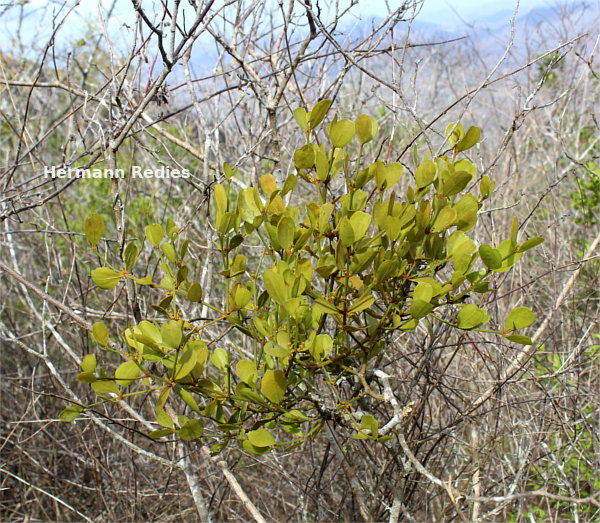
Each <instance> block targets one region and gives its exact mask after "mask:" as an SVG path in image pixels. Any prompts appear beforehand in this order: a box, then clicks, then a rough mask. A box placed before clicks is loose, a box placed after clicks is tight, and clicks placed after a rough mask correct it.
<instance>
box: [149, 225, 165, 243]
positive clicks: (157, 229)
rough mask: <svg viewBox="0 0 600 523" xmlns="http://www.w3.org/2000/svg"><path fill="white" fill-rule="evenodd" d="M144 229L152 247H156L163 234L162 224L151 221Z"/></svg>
mask: <svg viewBox="0 0 600 523" xmlns="http://www.w3.org/2000/svg"><path fill="white" fill-rule="evenodd" d="M145 230H146V238H148V241H149V242H150V243H151V244H152V245H154V247H158V246H159V245H160V242H161V241H162V239H163V237H164V235H165V232H164V230H163V228H162V225H161V224H160V223H153V224H152V225H148V226H147V227H146V229H145Z"/></svg>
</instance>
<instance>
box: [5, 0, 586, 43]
mask: <svg viewBox="0 0 600 523" xmlns="http://www.w3.org/2000/svg"><path fill="white" fill-rule="evenodd" d="M101 1H102V5H103V6H105V8H106V7H107V6H109V5H110V4H111V3H112V2H111V1H110V0H101ZM265 1H268V2H272V3H274V4H275V0H265ZM339 2H340V4H341V5H347V4H348V3H349V0H339ZM387 2H388V5H389V6H390V7H391V8H392V9H393V8H396V7H397V6H398V5H400V4H401V0H387ZM74 3H75V2H74V0H66V1H65V0H60V1H58V0H28V2H27V7H26V9H27V10H28V11H29V12H32V13H33V14H32V16H29V17H28V18H27V20H26V21H25V23H24V25H23V28H24V30H23V31H22V34H21V41H22V42H23V44H24V45H26V46H27V45H28V44H29V42H28V41H27V39H30V41H32V42H36V43H37V44H38V45H39V44H40V42H41V40H42V39H44V36H45V34H46V33H48V34H50V33H51V31H52V27H51V23H49V17H50V18H51V13H52V9H55V10H56V11H57V12H58V11H59V10H60V11H61V12H66V10H67V9H68V8H69V7H70V6H72V5H73V4H74ZM219 3H220V2H219V0H217V2H216V4H215V5H218V4H219ZM319 3H320V5H321V8H322V9H324V10H325V9H326V6H328V5H333V2H332V1H331V0H319ZM557 3H558V2H557V0H521V1H520V7H519V13H520V14H526V13H527V12H528V11H529V10H531V9H532V8H534V7H540V6H546V7H550V6H553V5H556V4H557ZM592 3H593V2H592ZM1 5H2V4H1V2H0V6H1ZM142 5H143V6H144V7H147V8H148V9H149V10H150V11H151V9H152V5H155V6H157V8H159V7H160V5H161V1H159V0H144V1H143V4H142ZM182 5H186V4H182ZM313 5H316V3H315V4H313ZM516 5H517V0H504V1H499V0H475V1H474V0H425V3H424V5H423V7H422V8H421V12H420V14H419V15H418V17H417V20H418V21H421V22H430V23H435V24H437V25H439V26H441V27H442V28H444V29H449V28H454V27H456V26H457V25H461V22H460V18H458V17H457V15H458V16H460V17H461V18H463V19H464V20H465V21H467V22H471V21H474V20H477V19H482V18H485V17H490V16H491V15H494V14H496V13H498V12H503V16H502V17H501V18H500V19H499V20H494V19H493V18H492V20H493V21H501V22H504V21H505V20H504V19H506V23H508V19H509V18H510V13H509V14H507V12H510V11H513V10H514V8H515V6H516ZM47 6H54V7H52V8H51V9H50V10H45V9H36V8H42V7H47ZM60 7H62V10H61V9H60ZM0 12H2V10H1V9H0ZM18 12H19V11H18V9H16V8H12V9H10V10H9V11H8V13H6V14H4V15H3V16H0V49H2V48H3V47H4V48H5V46H6V45H7V44H8V43H9V42H10V38H11V37H14V36H15V32H16V28H17V14H18ZM43 12H45V14H46V15H45V18H44V19H43V20H40V15H41V14H42V13H43ZM351 12H352V13H354V15H355V16H356V15H359V16H361V17H362V18H368V17H370V16H383V15H384V14H385V13H387V8H386V1H385V0H359V2H358V5H356V6H355V7H354V8H353V9H352V11H351ZM49 13H50V14H49ZM97 13H98V0H81V1H80V4H79V6H78V7H77V8H76V12H75V13H74V14H75V16H71V17H70V18H69V20H70V23H69V24H68V25H65V26H63V27H62V29H61V31H60V33H59V36H58V38H57V40H58V41H59V42H60V41H63V42H69V41H70V40H71V39H75V38H79V37H80V36H81V35H82V34H83V29H82V27H81V25H80V24H78V20H79V21H81V20H82V19H83V18H87V19H89V18H90V17H91V18H93V19H94V20H95V19H97ZM116 14H117V17H116V19H113V20H111V23H110V24H109V29H110V32H111V33H113V34H114V33H115V31H114V29H115V28H116V34H117V35H118V30H119V28H120V27H121V24H123V23H127V24H129V25H132V21H133V19H134V14H133V9H132V7H131V1H130V0H118V3H117V10H116ZM77 15H80V16H77Z"/></svg>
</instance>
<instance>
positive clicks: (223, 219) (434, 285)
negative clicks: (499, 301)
mask: <svg viewBox="0 0 600 523" xmlns="http://www.w3.org/2000/svg"><path fill="white" fill-rule="evenodd" d="M330 105H331V102H329V101H328V100H323V101H321V102H319V103H318V104H317V105H316V106H315V107H314V108H313V109H312V110H311V111H310V112H307V111H305V110H304V109H297V110H296V111H295V113H294V116H295V118H296V121H297V122H298V124H299V126H300V127H301V129H302V130H303V131H304V133H305V135H306V144H305V145H303V146H302V147H299V148H298V149H297V150H296V151H295V153H294V155H293V162H294V167H295V172H294V173H292V174H290V175H289V176H288V177H287V178H286V179H285V180H284V181H283V183H281V184H279V183H278V182H277V180H276V178H275V177H274V176H273V175H272V174H264V175H262V176H261V177H260V188H259V187H248V188H244V189H241V190H236V189H235V186H234V184H233V183H232V180H233V179H234V178H235V177H236V176H238V171H237V169H232V168H231V166H229V165H228V164H225V165H224V168H223V170H224V174H225V180H224V183H222V184H216V185H215V186H214V195H213V203H214V210H215V212H214V218H213V223H214V227H215V230H216V234H217V240H216V248H217V249H218V252H219V253H220V258H221V263H222V270H221V272H220V275H221V276H222V278H221V280H220V281H218V282H217V283H215V284H214V285H215V287H214V288H213V289H211V293H210V294H211V297H213V296H216V295H218V293H217V292H216V290H217V289H218V290H222V296H223V300H222V303H214V302H212V299H211V298H209V297H206V299H205V298H204V296H203V291H202V289H201V288H200V284H199V283H198V282H194V281H191V279H190V278H189V277H188V276H189V274H190V270H189V267H188V264H187V262H186V255H187V253H188V246H189V241H188V240H187V239H185V238H183V237H182V236H181V234H180V231H179V229H178V228H177V227H176V225H175V223H174V222H173V221H172V220H168V221H167V223H166V224H164V225H161V224H158V223H157V224H152V225H150V226H148V227H146V229H145V237H146V240H147V241H148V242H149V244H150V245H151V248H152V250H153V252H154V253H155V254H156V255H157V256H159V258H160V260H161V265H160V267H161V269H162V272H163V274H164V276H163V277H162V279H161V281H160V282H158V283H156V282H154V281H153V279H152V277H151V276H144V277H137V276H134V273H133V272H132V271H134V268H135V267H136V266H137V265H136V263H137V258H138V254H139V250H138V247H137V245H136V243H135V242H132V243H129V244H128V246H127V248H126V249H125V250H124V253H123V257H122V258H123V260H122V265H121V266H120V267H112V266H110V265H109V264H108V262H107V263H106V266H104V267H100V268H97V269H95V270H94V271H92V278H93V280H94V282H95V283H96V285H98V287H100V288H103V289H112V288H114V287H116V286H117V285H119V284H120V283H121V282H122V280H124V279H126V278H128V279H130V280H132V281H134V282H136V283H137V284H139V285H149V286H152V287H154V288H156V289H159V290H160V291H161V293H162V297H161V300H160V301H159V302H158V303H157V304H156V305H153V310H154V311H156V312H157V313H158V315H159V319H156V320H154V321H151V320H144V321H141V322H139V323H137V324H135V325H131V326H130V327H128V328H127V329H125V331H124V332H123V333H122V335H121V336H120V338H119V341H118V342H115V341H111V340H110V335H109V332H108V329H107V327H106V326H105V325H104V324H102V323H96V324H95V325H94V328H93V337H94V339H95V341H96V342H97V343H98V344H99V345H100V346H101V347H102V348H103V349H104V350H106V351H112V352H116V353H118V354H119V355H120V356H121V357H122V358H123V360H124V361H123V363H121V364H120V365H119V366H118V367H117V368H116V370H114V371H113V370H111V371H109V370H107V369H105V368H103V367H100V366H97V361H96V357H95V356H93V355H89V356H87V357H86V358H85V359H84V361H83V363H82V370H83V372H82V373H81V374H80V375H79V380H80V381H83V382H88V383H90V384H91V387H92V388H93V389H94V391H95V392H96V393H97V395H98V396H99V401H100V402H114V401H118V400H121V399H124V398H125V399H126V398H127V397H128V396H130V395H137V394H141V393H147V392H149V391H151V392H153V394H154V401H155V404H154V407H155V410H156V419H157V423H158V425H160V426H161V428H158V429H157V430H155V431H153V432H152V433H151V434H150V435H151V436H152V437H154V438H161V437H165V436H170V435H172V434H175V433H177V434H178V435H179V436H180V437H181V438H182V439H184V440H192V439H196V438H199V437H211V438H217V439H218V440H219V441H218V443H217V444H216V445H214V446H213V451H214V452H219V451H220V450H222V449H223V448H224V447H225V446H226V445H227V444H228V443H229V442H230V441H232V440H233V441H237V442H238V444H239V445H241V447H242V448H243V449H245V450H247V451H249V452H253V453H258V454H260V453H265V452H268V451H270V450H271V449H273V448H274V447H276V446H285V447H286V448H290V447H292V446H295V445H298V444H301V443H302V442H303V441H304V440H305V439H306V438H307V437H309V436H312V435H315V434H317V433H318V432H319V431H320V430H321V429H322V427H323V424H324V421H325V420H326V419H332V418H333V419H336V420H338V421H339V422H340V423H344V424H346V425H347V426H350V427H353V428H354V431H355V436H354V437H356V438H360V439H365V438H369V439H373V440H383V439H387V438H388V437H389V436H383V437H382V436H380V434H379V423H378V420H376V419H375V417H374V416H372V415H371V414H364V415H362V416H360V414H357V415H356V416H355V415H353V413H355V414H356V413H358V412H360V408H359V406H360V402H361V400H362V399H363V398H366V397H371V398H372V399H374V400H377V401H383V397H382V396H381V395H380V393H378V392H377V391H376V390H374V389H373V388H372V386H371V383H372V381H373V380H372V378H373V370H374V368H376V367H377V366H378V365H379V364H380V362H381V361H382V358H385V357H392V356H393V355H390V354H386V351H387V349H386V342H387V341H388V340H389V339H390V337H391V335H392V334H393V333H396V332H398V331H401V332H402V331H403V332H410V331H413V330H414V329H416V328H417V326H418V325H419V324H420V323H422V324H425V325H427V324H428V323H429V322H444V323H447V324H449V325H451V326H452V327H455V328H456V329H459V330H465V331H479V332H485V333H489V334H491V335H497V336H501V337H504V338H505V339H507V340H509V341H511V342H515V343H521V344H530V343H531V340H530V339H529V338H528V337H527V336H525V335H523V334H521V333H520V331H521V329H524V328H526V327H528V326H529V325H531V324H532V322H533V321H534V315H533V313H532V312H531V310H530V309H528V308H527V307H517V308H516V309H514V310H513V311H512V312H511V313H510V314H509V315H508V317H507V318H506V320H505V321H504V322H503V328H501V329H499V330H497V329H486V328H483V326H484V325H486V324H488V323H489V322H490V314H489V313H488V311H487V310H486V308H485V307H481V306H480V305H478V304H480V303H482V300H479V299H475V298H470V297H474V296H485V295H486V294H488V293H490V292H493V288H492V286H491V281H492V278H493V276H494V275H495V274H496V273H501V272H505V271H508V270H510V269H511V268H512V267H513V265H514V264H515V263H516V262H517V261H518V260H519V258H520V257H521V255H522V253H523V252H524V251H526V250H528V249H530V248H532V247H534V246H535V245H537V244H539V243H540V242H541V241H542V239H541V238H532V239H529V240H527V241H525V242H524V243H522V244H519V243H518V241H517V232H518V223H517V221H516V219H515V220H514V221H513V226H512V230H511V231H510V235H509V237H508V238H507V239H506V240H504V241H502V242H501V243H500V244H498V245H497V246H495V247H494V246H491V245H480V246H479V247H478V246H477V245H476V244H475V242H474V241H473V239H472V238H471V237H469V231H471V230H472V229H473V227H474V226H475V225H476V223H477V219H478V211H479V209H480V207H481V205H482V202H483V200H485V199H487V198H488V197H489V196H490V194H491V193H492V190H493V185H494V184H493V182H492V181H491V180H490V178H488V177H487V176H484V177H482V178H481V179H480V180H479V184H478V191H477V192H478V194H476V193H475V192H470V191H469V189H472V190H474V191H476V189H473V187H474V186H476V185H475V183H474V182H475V181H476V178H477V173H476V167H475V165H474V164H473V163H472V162H470V161H469V160H468V159H466V158H462V157H461V154H460V153H462V152H463V151H466V150H468V149H469V148H471V147H473V146H474V145H475V144H476V143H477V141H478V140H479V134H480V133H479V129H477V128H476V127H471V128H469V129H468V130H467V131H466V132H465V131H464V129H463V127H462V126H461V125H460V124H457V125H450V126H449V127H448V129H447V141H448V144H449V146H450V149H449V154H450V155H449V156H448V155H442V156H440V157H437V158H427V159H424V160H423V161H421V162H420V164H419V165H418V167H417V168H416V170H415V172H414V183H412V184H408V186H407V189H406V191H405V194H404V195H403V197H402V198H400V197H399V192H398V182H399V180H400V179H401V178H402V177H407V176H410V174H409V173H407V172H406V170H407V169H405V167H403V166H402V165H401V164H399V163H395V162H394V163H388V164H386V163H384V162H382V161H375V162H373V163H367V162H364V156H365V154H364V153H365V146H367V144H369V142H371V141H372V140H373V139H374V137H375V136H376V134H377V130H378V126H377V123H376V121H375V120H373V119H372V118H371V117H369V116H367V115H360V116H358V117H357V118H356V120H355V121H351V120H349V119H338V118H337V117H334V118H333V120H332V121H331V123H330V124H329V125H328V127H327V135H328V138H329V142H330V147H326V146H325V145H324V144H318V143H316V142H315V141H314V139H315V138H316V134H317V133H316V129H317V128H318V127H319V125H320V124H321V122H322V121H323V119H324V118H325V116H326V114H327V112H328V110H329V108H330ZM353 140H355V141H354V142H353ZM355 143H358V147H355V145H354V144H355ZM465 191H468V192H465ZM102 231H103V222H102V220H101V219H98V217H97V216H92V217H90V218H89V219H88V221H87V222H86V234H87V237H88V240H89V242H90V244H91V245H92V246H93V247H95V245H97V243H98V240H99V238H100V236H101V234H102ZM469 300H473V301H475V303H467V301H469ZM190 302H193V303H201V304H203V305H205V306H207V307H209V308H210V309H211V310H212V311H213V312H214V313H215V315H216V316H215V317H214V318H213V319H212V320H211V321H208V322H205V323H204V324H203V325H201V326H197V325H196V324H195V323H194V320H193V319H192V318H190V317H188V316H187V315H186V313H185V312H184V311H185V310H187V309H188V308H189V304H190ZM216 322H228V323H229V324H230V325H231V328H232V329H233V331H232V333H231V334H229V336H228V344H227V346H228V348H227V349H225V348H222V347H216V346H215V345H216V344H217V343H218V341H211V340H209V339H206V338H205V337H204V331H205V329H206V328H207V327H208V326H209V325H212V324H215V323H216ZM234 331H235V332H237V334H235V335H234V333H233V332H234ZM122 346H124V347H126V348H125V349H122V348H121V347H122ZM344 381H346V382H349V383H352V390H351V392H350V393H348V392H344V393H342V391H341V383H343V382H344ZM325 395H327V396H328V397H329V398H333V401H325ZM176 399H178V400H181V401H182V402H183V403H182V402H181V401H175V400H176ZM183 404H185V405H186V406H187V410H186V412H187V414H186V415H183V414H180V415H178V416H176V417H175V415H176V414H177V413H178V412H182V409H181V407H182V406H183ZM184 408H185V407H184ZM82 411H83V407H82V406H72V407H69V408H68V409H66V410H65V411H63V413H62V418H63V419H65V420H70V419H74V418H75V417H76V416H77V415H78V414H79V413H80V412H82ZM208 425H210V430H208V429H209V427H208ZM205 426H206V427H207V432H206V433H205V432H204V428H205ZM278 426H279V427H281V428H283V429H284V430H285V431H286V432H287V433H288V434H289V436H286V437H283V436H281V435H278V434H276V435H277V438H278V439H277V440H276V439H275V435H274V433H273V429H275V428H276V427H278Z"/></svg>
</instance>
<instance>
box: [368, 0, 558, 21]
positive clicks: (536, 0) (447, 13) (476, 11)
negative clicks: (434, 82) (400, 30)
mask: <svg viewBox="0 0 600 523" xmlns="http://www.w3.org/2000/svg"><path fill="white" fill-rule="evenodd" d="M398 3H399V2H398V0H396V1H392V0H390V1H389V4H390V6H393V5H397V4H398ZM555 3H556V2H552V1H548V0H521V2H520V3H519V12H526V11H528V10H530V9H532V8H534V7H541V6H552V5H554V4H555ZM516 5H517V2H516V0H508V1H503V2H498V0H477V1H473V0H425V3H424V5H423V8H422V9H421V13H420V15H419V20H421V21H423V22H432V23H437V24H439V25H447V24H448V23H450V24H452V25H454V23H456V22H458V18H456V14H457V13H458V14H459V15H460V17H463V18H466V19H467V20H469V21H471V20H473V19H476V18H479V17H484V16H489V15H493V14H494V13H496V12H498V11H505V10H514V8H515V7H516ZM357 8H358V10H359V11H361V12H362V13H363V14H365V15H368V14H373V15H377V14H380V13H382V12H384V11H385V1H384V0H368V1H362V0H361V1H359V4H358V6H357Z"/></svg>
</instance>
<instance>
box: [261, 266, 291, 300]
mask: <svg viewBox="0 0 600 523" xmlns="http://www.w3.org/2000/svg"><path fill="white" fill-rule="evenodd" d="M264 282H265V289H266V290H267V292H268V293H269V296H271V298H272V299H273V301H275V303H278V304H279V305H283V304H284V303H285V302H286V301H287V299H288V291H287V286H286V284H285V280H284V279H283V276H281V274H279V273H278V272H274V271H272V270H267V271H265V274H264Z"/></svg>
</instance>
